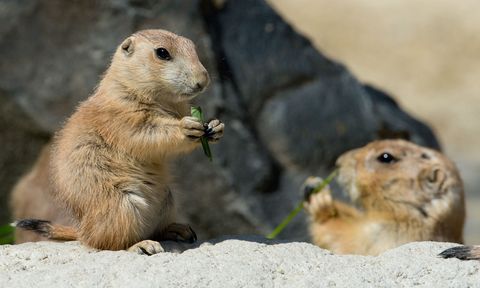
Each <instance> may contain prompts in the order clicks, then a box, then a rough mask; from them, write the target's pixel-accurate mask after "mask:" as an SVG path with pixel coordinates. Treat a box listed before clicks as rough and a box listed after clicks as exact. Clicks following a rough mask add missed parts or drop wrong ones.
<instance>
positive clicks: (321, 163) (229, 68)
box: [0, 0, 438, 239]
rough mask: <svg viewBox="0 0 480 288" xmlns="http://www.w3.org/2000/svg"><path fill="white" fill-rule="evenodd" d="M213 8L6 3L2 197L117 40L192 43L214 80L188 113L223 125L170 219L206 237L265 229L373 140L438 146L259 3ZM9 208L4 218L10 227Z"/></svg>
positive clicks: (180, 189)
mask: <svg viewBox="0 0 480 288" xmlns="http://www.w3.org/2000/svg"><path fill="white" fill-rule="evenodd" d="M213 2H217V1H210V0H195V1H190V0H182V1H178V0H162V1H149V0H108V1H96V0H85V1H75V2H72V3H70V2H69V3H66V2H65V1H61V0H52V1H46V0H31V1H8V0H0V22H1V23H4V24H3V25H2V27H0V36H1V37H0V53H1V55H2V61H0V75H2V76H1V77H0V90H1V91H3V92H2V95H0V96H1V97H2V98H0V100H1V99H7V100H8V101H9V102H8V103H11V104H9V105H11V106H9V107H15V108H14V109H9V110H8V111H7V110H5V109H3V110H2V113H3V114H2V115H0V135H1V137H2V139H1V141H2V145H5V147H7V148H6V149H2V151H0V167H8V168H4V169H2V170H1V173H0V181H2V183H3V184H5V185H2V186H1V187H0V200H4V199H5V198H6V195H7V194H8V193H9V191H10V190H11V188H12V186H13V184H14V182H15V181H16V179H17V178H18V177H19V175H20V173H21V171H26V170H27V167H28V166H29V164H30V163H31V162H32V161H34V158H35V154H36V153H35V152H36V151H39V149H40V147H41V145H42V144H43V143H44V142H45V141H46V139H45V138H46V137H45V135H46V134H48V135H51V134H52V133H53V132H54V131H55V130H56V129H58V127H60V126H61V123H62V121H63V120H64V119H65V117H66V116H68V115H70V114H71V113H72V111H73V110H74V107H75V106H76V105H77V103H78V102H79V101H81V100H83V99H85V98H86V97H87V96H88V95H89V94H90V93H91V92H92V91H93V89H94V87H95V85H96V84H97V82H98V80H99V78H100V74H101V73H102V72H103V71H104V70H105V69H106V67H107V65H108V62H109V61H110V57H111V54H112V53H113V51H114V49H115V47H116V46H117V45H118V43H119V42H120V41H121V40H122V39H123V38H124V37H126V36H127V35H129V34H131V33H132V32H133V31H136V30H139V29H146V28H163V29H167V30H171V31H174V32H176V33H178V34H181V35H184V36H186V37H189V38H191V39H192V40H193V41H194V42H195V43H196V45H197V50H198V51H199V54H200V58H201V60H202V62H203V63H204V64H205V66H206V68H207V69H208V70H209V72H210V74H211V76H212V84H211V87H210V89H208V91H207V92H206V93H205V94H204V95H201V96H200V97H199V98H198V100H197V101H196V104H198V105H201V106H202V108H203V110H204V112H205V114H206V116H207V118H211V117H213V116H215V117H218V118H219V119H222V120H223V121H224V122H225V123H226V132H225V136H224V139H223V140H222V141H221V142H220V143H219V144H217V145H214V146H213V147H212V149H213V155H214V162H213V163H209V162H208V161H207V160H206V158H205V157H204V156H203V155H202V152H201V151H196V152H195V153H194V154H193V155H189V156H187V157H185V158H183V159H180V160H179V161H178V162H177V165H176V166H175V167H174V170H175V171H174V173H175V175H176V176H177V177H176V179H177V185H176V189H175V191H176V193H175V195H176V198H177V202H178V204H179V205H178V206H179V209H178V210H179V213H178V214H179V216H180V219H181V220H182V221H183V222H189V223H191V224H192V226H193V228H194V229H195V230H196V231H197V233H198V234H199V236H200V237H203V238H211V237H216V236H219V235H222V234H225V233H230V234H238V233H261V234H265V233H267V232H269V231H270V230H271V229H272V228H273V227H274V226H275V225H276V224H278V223H279V221H280V220H281V219H282V218H283V217H284V216H285V215H286V214H287V213H288V211H289V210H290V209H292V208H293V206H294V205H296V203H297V202H298V201H299V200H300V196H299V195H298V192H297V190H298V187H299V185H300V183H301V182H302V181H303V179H304V178H305V177H307V176H308V175H310V174H320V175H322V174H323V175H324V174H325V173H326V172H327V171H329V170H330V169H332V165H333V163H334V160H335V158H336V157H337V156H338V155H339V154H341V153H342V152H344V151H346V150H348V149H351V148H353V147H358V146H361V145H363V144H365V143H367V142H369V141H371V140H373V139H377V138H381V137H397V136H399V135H400V136H410V138H411V139H412V140H414V141H415V142H417V143H420V144H425V145H429V146H432V147H438V143H437V142H436V139H435V137H434V135H433V134H432V132H431V131H430V129H428V127H426V126H424V125H423V124H421V123H419V122H418V121H416V120H415V119H413V118H411V117H410V116H409V115H407V114H406V113H405V112H403V111H402V110H401V109H400V108H399V107H398V106H397V105H396V104H395V102H393V101H392V100H391V98H390V97H389V96H387V95H386V94H383V93H381V92H379V91H378V90H373V89H370V88H368V87H367V88H366V87H364V86H363V84H361V83H359V82H358V81H357V80H356V79H355V78H354V77H353V76H352V75H351V74H350V73H349V72H348V71H347V70H346V69H345V67H343V66H342V65H341V64H339V63H335V62H334V61H332V60H330V59H328V58H326V57H325V56H323V55H322V54H321V53H320V52H318V51H317V50H316V49H315V48H314V47H313V45H312V44H311V43H310V42H309V41H308V40H307V39H306V38H305V37H303V36H301V35H299V34H298V33H296V32H295V31H294V30H293V29H292V28H291V27H290V25H288V24H287V23H286V22H285V21H283V20H282V19H281V18H280V17H279V16H278V15H277V14H276V13H275V12H274V11H273V10H272V9H271V8H270V7H269V6H268V5H267V4H266V3H265V2H264V1H263V0H245V1H226V3H225V5H224V6H222V7H218V6H216V5H214V4H213ZM7 100H6V101H7ZM1 101H3V100H1ZM0 109H2V108H0ZM22 121H27V122H28V123H31V124H28V125H23V126H19V123H20V122H22ZM9 135H10V136H9ZM3 143H5V144H3ZM2 197H3V198H2ZM4 203H6V201H1V202H0V206H1V207H0V211H1V212H0V221H2V222H6V221H9V220H10V219H7V218H6V212H5V211H6V209H5V204H4ZM305 227H306V225H305V221H304V217H298V218H297V219H295V222H294V223H292V225H290V226H289V227H288V228H287V230H286V231H285V233H284V234H282V235H281V237H284V238H289V239H306V238H307V233H306V229H305Z"/></svg>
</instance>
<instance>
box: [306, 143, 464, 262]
mask: <svg viewBox="0 0 480 288" xmlns="http://www.w3.org/2000/svg"><path fill="white" fill-rule="evenodd" d="M385 152H386V153H390V154H391V155H393V156H394V157H395V158H397V159H398V161H395V162H392V163H381V162H380V161H379V160H378V159H377V158H378V157H379V156H380V155H382V153H385ZM337 165H338V166H339V176H338V182H339V183H340V184H341V185H342V186H343V188H344V189H345V190H346V192H348V194H349V196H350V197H351V198H352V200H353V201H355V202H356V203H357V204H358V207H359V209H357V208H355V207H353V206H351V205H348V204H345V203H342V202H340V201H337V200H333V199H332V197H331V194H330V191H329V190H328V189H326V190H325V191H322V192H320V193H317V194H314V195H312V197H311V199H310V201H309V202H306V203H305V207H306V209H307V211H308V212H309V215H310V218H311V224H310V232H311V235H312V239H313V242H314V243H315V244H317V245H318V246H320V247H323V248H326V249H329V250H331V251H333V252H335V253H340V254H363V255H377V254H379V253H381V252H383V251H385V250H387V249H391V248H394V247H397V246H399V245H402V244H404V243H407V242H412V241H424V240H433V241H449V242H457V243H462V242H463V237H462V234H463V224H464V219H465V203H464V194H463V184H462V180H461V178H460V176H459V174H458V171H457V169H456V167H455V165H454V164H453V163H452V162H451V161H450V160H449V159H447V158H446V157H445V156H444V155H442V154H441V153H439V152H437V151H434V150H431V149H427V148H424V147H420V146H418V145H415V144H413V143H410V142H407V141H403V140H384V141H376V142H372V143H370V144H368V145H367V146H365V147H363V148H359V149H355V150H352V151H350V152H347V153H345V154H344V155H342V156H341V157H339V159H338V160H337ZM319 181H320V179H315V178H310V179H308V180H307V181H306V185H307V186H312V185H316V183H318V182H319Z"/></svg>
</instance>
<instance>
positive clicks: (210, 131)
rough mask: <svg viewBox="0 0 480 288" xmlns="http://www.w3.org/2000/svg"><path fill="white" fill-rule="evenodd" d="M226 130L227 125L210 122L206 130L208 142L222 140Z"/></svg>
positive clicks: (217, 121)
mask: <svg viewBox="0 0 480 288" xmlns="http://www.w3.org/2000/svg"><path fill="white" fill-rule="evenodd" d="M224 129H225V124H223V123H222V122H221V121H220V120H218V119H213V120H210V122H208V124H207V126H206V129H205V136H207V137H208V141H210V142H217V141H218V140H220V138H222V137H223V131H224Z"/></svg>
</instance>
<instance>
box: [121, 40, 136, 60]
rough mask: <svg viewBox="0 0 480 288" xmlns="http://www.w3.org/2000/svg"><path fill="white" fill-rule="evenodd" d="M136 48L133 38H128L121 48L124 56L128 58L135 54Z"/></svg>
mask: <svg viewBox="0 0 480 288" xmlns="http://www.w3.org/2000/svg"><path fill="white" fill-rule="evenodd" d="M133 46H134V41H133V37H128V38H127V39H125V40H124V41H123V42H122V44H121V45H120V48H121V49H122V52H123V54H125V55H126V56H130V55H132V54H133V50H134V49H133V48H134V47H133Z"/></svg>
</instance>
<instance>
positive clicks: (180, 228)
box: [162, 223, 197, 243]
mask: <svg viewBox="0 0 480 288" xmlns="http://www.w3.org/2000/svg"><path fill="white" fill-rule="evenodd" d="M162 236H163V237H162V240H172V241H177V242H186V243H195V242H196V241H197V234H196V233H195V231H193V229H192V227H190V225H187V224H180V223H172V224H170V225H168V227H167V228H166V229H165V231H164V232H163V235H162Z"/></svg>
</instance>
